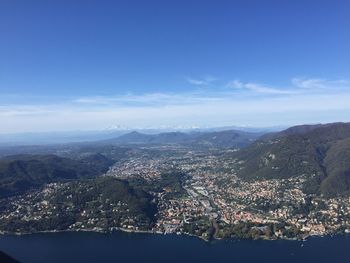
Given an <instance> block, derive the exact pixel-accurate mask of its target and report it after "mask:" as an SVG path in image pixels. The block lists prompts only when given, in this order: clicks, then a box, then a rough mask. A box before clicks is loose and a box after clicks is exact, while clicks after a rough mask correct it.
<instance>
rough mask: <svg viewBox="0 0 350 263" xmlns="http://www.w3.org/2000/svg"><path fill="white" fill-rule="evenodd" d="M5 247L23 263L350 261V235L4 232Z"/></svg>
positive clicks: (1, 244) (1, 243)
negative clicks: (207, 237) (268, 237)
mask: <svg viewBox="0 0 350 263" xmlns="http://www.w3.org/2000/svg"><path fill="white" fill-rule="evenodd" d="M0 250H2V251H4V252H6V253H8V254H9V255H11V256H12V257H14V258H16V259H18V260H20V261H22V262H23V263H26V262H28V263H41V262H43V263H44V262H45V263H51V262H52V263H56V262H57V263H58V262H59V263H63V262H64V263H69V262H84V263H86V262H94V263H95V262H98V263H100V262H132V263H133V262H142V263H145V262H146V263H148V262H162V263H163V262H165V263H166V262H191V263H193V262H204V263H205V262H215V263H217V262H270V263H273V262H283V263H289V262H297V263H301V262H318V263H321V262H327V263H328V262H332V263H334V262H350V236H349V235H347V236H335V237H323V238H311V239H309V240H308V241H306V242H301V241H285V240H279V241H252V240H241V241H237V240H236V241H232V240H231V241H215V242H210V243H208V242H204V241H202V240H200V239H197V238H194V237H188V236H176V235H166V236H163V235H152V234H130V233H122V232H118V233H113V234H99V233H87V232H79V233H74V232H66V233H48V234H32V235H24V236H7V235H6V236H0Z"/></svg>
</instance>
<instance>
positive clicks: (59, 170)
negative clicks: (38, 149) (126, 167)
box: [0, 154, 113, 197]
mask: <svg viewBox="0 0 350 263" xmlns="http://www.w3.org/2000/svg"><path fill="white" fill-rule="evenodd" d="M112 163H113V162H112V161H111V160H110V159H108V158H106V157H104V156H102V155H99V154H97V155H90V156H86V157H84V158H81V159H79V160H75V159H68V158H63V157H58V156H56V155H16V156H9V157H6V158H2V159H0V197H6V196H10V195H13V194H19V193H22V192H24V191H26V190H28V189H30V188H34V187H38V186H41V185H43V184H45V183H51V182H56V181H66V180H73V179H78V178H84V177H93V176H96V175H100V174H102V173H104V172H106V171H107V169H108V167H109V166H110V165H111V164H112Z"/></svg>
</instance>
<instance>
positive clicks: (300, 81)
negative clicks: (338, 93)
mask: <svg viewBox="0 0 350 263" xmlns="http://www.w3.org/2000/svg"><path fill="white" fill-rule="evenodd" d="M292 84H293V85H294V86H295V87H298V88H303V89H314V90H317V89H323V90H325V89H343V88H349V89H350V81H348V80H343V79H341V80H327V79H315V78H311V79H310V78H309V79H308V78H293V79H292Z"/></svg>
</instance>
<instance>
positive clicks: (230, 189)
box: [0, 146, 350, 240]
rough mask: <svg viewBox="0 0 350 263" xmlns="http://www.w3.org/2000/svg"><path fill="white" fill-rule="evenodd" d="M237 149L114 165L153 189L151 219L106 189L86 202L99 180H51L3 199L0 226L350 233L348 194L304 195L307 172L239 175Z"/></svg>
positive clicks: (146, 153) (235, 234)
mask: <svg viewBox="0 0 350 263" xmlns="http://www.w3.org/2000/svg"><path fill="white" fill-rule="evenodd" d="M233 151H235V149H229V150H223V151H220V152H217V151H215V150H213V151H207V152H204V151H200V150H188V149H187V148H184V147H182V148H181V147H180V148H178V147H175V148H174V147H172V146H169V147H164V148H163V149H161V150H160V153H158V154H154V153H153V149H152V151H150V149H146V150H145V149H143V150H142V151H139V152H138V153H137V154H135V155H131V156H129V157H128V158H125V159H122V160H120V161H118V162H116V163H115V164H114V165H113V166H112V167H111V168H110V169H109V171H108V172H107V173H106V174H104V175H103V176H102V177H101V178H107V179H110V178H113V179H117V180H118V181H119V180H120V181H122V182H124V181H125V182H129V183H130V184H133V182H142V183H141V184H143V185H144V186H148V187H147V193H148V194H149V195H150V196H151V198H150V199H151V203H152V204H154V206H156V210H155V213H154V217H152V220H147V219H145V218H146V216H144V215H142V216H140V215H138V214H137V213H136V214H135V213H132V211H130V207H129V205H128V203H127V201H128V200H126V201H120V200H118V199H112V198H110V197H108V196H107V197H105V196H104V195H103V194H101V193H98V194H96V195H94V196H93V197H91V198H90V199H89V202H85V201H84V198H82V200H80V199H79V196H84V194H85V193H88V192H89V191H92V192H93V191H94V185H93V184H87V183H86V182H80V181H77V182H65V183H51V184H47V185H46V186H44V187H43V188H42V189H40V190H33V191H29V192H28V193H26V194H24V195H21V196H15V197H10V198H8V199H5V200H2V202H1V205H0V207H1V210H0V231H1V232H2V233H17V234H20V233H32V232H40V231H96V232H110V231H114V230H124V231H130V232H152V233H164V234H171V233H175V234H190V235H194V236H198V237H200V238H203V239H205V240H209V239H213V238H214V239H215V238H216V239H221V238H253V239H305V238H307V237H309V236H313V235H316V236H322V235H327V234H335V233H349V232H350V198H349V197H337V198H324V197H322V196H320V195H315V194H307V193H304V191H303V184H304V183H305V181H306V177H307V175H300V176H296V177H291V178H288V179H269V180H266V179H264V180H256V181H250V182H248V181H244V180H242V179H240V178H239V177H238V176H237V174H236V173H237V169H239V161H238V160H236V159H232V158H230V157H229V156H230V154H231V153H232V152H233ZM151 153H152V154H151ZM173 171H177V172H176V173H175V172H173ZM164 174H172V175H173V176H172V178H171V180H173V179H174V178H175V179H176V180H177V181H171V183H168V184H166V185H164V184H161V183H160V182H161V181H162V180H163V179H164V178H163V175H164ZM174 185H175V186H174ZM155 186H159V187H157V188H156V187H155ZM141 210H142V209H141ZM141 210H140V211H141ZM142 211H143V210H142Z"/></svg>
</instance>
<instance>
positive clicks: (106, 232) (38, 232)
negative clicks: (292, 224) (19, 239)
mask: <svg viewBox="0 0 350 263" xmlns="http://www.w3.org/2000/svg"><path fill="white" fill-rule="evenodd" d="M65 232H77V233H78V232H88V233H99V234H112V233H114V232H123V233H130V234H133V233H135V234H155V235H178V236H188V237H195V238H198V239H201V240H203V241H205V242H211V241H221V240H222V241H225V240H253V241H259V240H264V241H278V240H287V241H307V240H308V239H309V238H312V237H319V238H322V237H327V236H336V235H347V234H348V233H333V234H331V233H329V234H324V235H307V236H304V237H303V238H299V237H293V238H259V239H252V238H235V237H232V238H215V237H213V238H211V239H206V238H204V237H202V236H196V235H193V234H189V233H181V234H177V233H163V232H159V231H152V230H133V229H126V228H115V229H113V230H111V231H104V230H97V229H79V230H74V229H73V230H72V229H65V230H45V231H35V232H4V231H0V235H10V236H11V235H12V236H25V235H35V234H51V233H65Z"/></svg>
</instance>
